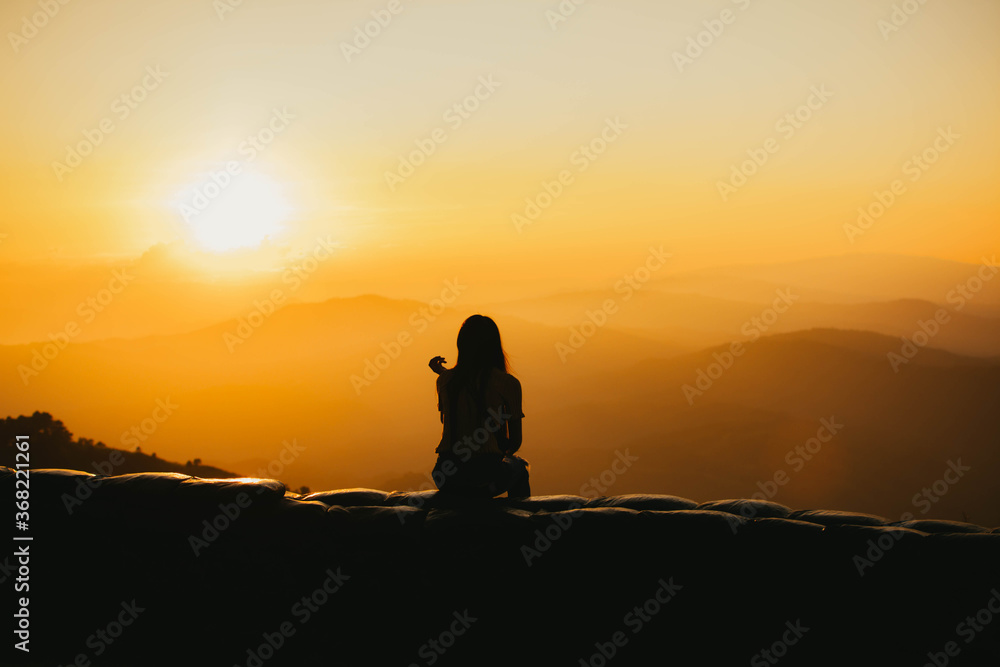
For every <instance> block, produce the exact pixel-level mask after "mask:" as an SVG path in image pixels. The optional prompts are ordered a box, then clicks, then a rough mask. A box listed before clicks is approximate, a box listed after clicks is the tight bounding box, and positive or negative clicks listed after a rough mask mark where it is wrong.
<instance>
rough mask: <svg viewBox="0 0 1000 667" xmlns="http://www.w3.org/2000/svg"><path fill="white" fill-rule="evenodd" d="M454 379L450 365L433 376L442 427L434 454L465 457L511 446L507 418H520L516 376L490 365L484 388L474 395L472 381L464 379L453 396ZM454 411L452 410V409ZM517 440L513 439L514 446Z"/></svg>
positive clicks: (502, 450)
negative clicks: (435, 383)
mask: <svg viewBox="0 0 1000 667" xmlns="http://www.w3.org/2000/svg"><path fill="white" fill-rule="evenodd" d="M455 381H456V374H455V372H454V369H443V372H442V373H441V375H440V376H438V379H437V390H438V410H439V411H440V412H441V423H442V424H443V431H442V435H441V442H440V444H439V445H438V447H437V449H436V450H435V451H436V452H437V453H438V454H454V455H456V456H459V457H460V458H463V459H465V460H467V459H468V458H469V457H470V456H473V455H476V454H504V453H506V452H508V451H510V450H511V446H510V445H511V444H512V443H511V441H510V434H509V432H508V428H507V422H508V421H509V420H510V419H511V418H514V419H518V420H519V419H521V418H523V417H524V413H523V412H522V411H521V383H520V382H519V381H518V379H517V378H516V377H514V376H513V375H510V374H509V373H505V372H504V371H502V370H500V369H498V368H492V369H490V371H489V375H488V378H487V381H486V383H485V386H484V387H483V389H484V391H483V393H482V395H481V396H477V395H476V394H477V393H478V392H476V387H475V386H474V384H475V383H468V382H467V383H465V386H463V387H461V388H460V390H459V393H458V395H457V396H452V395H451V393H450V392H449V385H451V384H453V383H454V382H455ZM470 385H473V386H470ZM453 406H454V409H455V413H454V414H452V409H453ZM519 445H520V443H519V442H518V443H516V445H515V446H514V447H513V449H516V448H517V446H519Z"/></svg>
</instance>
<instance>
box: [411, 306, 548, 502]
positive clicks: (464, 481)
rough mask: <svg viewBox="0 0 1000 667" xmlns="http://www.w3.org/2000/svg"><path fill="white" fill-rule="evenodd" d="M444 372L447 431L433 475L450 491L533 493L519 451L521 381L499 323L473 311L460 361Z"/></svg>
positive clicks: (441, 389)
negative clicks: (509, 358) (511, 367)
mask: <svg viewBox="0 0 1000 667" xmlns="http://www.w3.org/2000/svg"><path fill="white" fill-rule="evenodd" d="M429 365H430V367H431V370H433V371H434V372H435V373H437V374H438V379H437V392H438V410H439V411H440V412H441V423H442V425H443V427H444V428H443V433H442V435H441V443H440V444H439V445H438V446H437V449H436V450H434V451H436V452H437V455H438V459H437V463H436V464H435V466H434V472H433V475H432V476H433V478H434V483H435V484H437V486H438V489H440V490H441V491H442V492H446V493H451V492H455V493H459V494H464V495H470V496H479V497H489V498H492V497H494V496H498V495H500V494H501V493H503V492H504V491H506V492H507V495H508V497H510V498H527V497H528V496H530V495H531V489H530V486H529V484H528V462H527V461H525V460H524V459H522V458H521V457H519V456H515V455H514V452H516V451H517V450H518V449H519V448H520V447H521V419H522V418H523V417H524V413H523V412H522V411H521V383H520V382H518V380H517V378H515V377H514V376H513V375H511V374H510V373H508V370H509V366H508V363H507V355H506V353H505V352H504V350H503V345H502V344H501V342H500V330H499V329H498V328H497V325H496V323H495V322H494V321H493V320H491V319H490V318H488V317H485V316H483V315H473V316H471V317H469V318H468V319H467V320H465V322H463V323H462V328H461V329H459V331H458V362H457V363H456V364H455V367H454V368H445V367H444V358H443V357H434V358H433V359H431V361H430V364H429Z"/></svg>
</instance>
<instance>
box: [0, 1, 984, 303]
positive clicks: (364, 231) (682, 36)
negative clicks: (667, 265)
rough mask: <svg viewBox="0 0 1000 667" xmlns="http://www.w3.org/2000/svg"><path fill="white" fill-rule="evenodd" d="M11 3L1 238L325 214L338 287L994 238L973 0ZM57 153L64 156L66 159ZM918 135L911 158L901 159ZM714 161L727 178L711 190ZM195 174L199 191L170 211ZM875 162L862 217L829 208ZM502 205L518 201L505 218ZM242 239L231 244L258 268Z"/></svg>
mask: <svg viewBox="0 0 1000 667" xmlns="http://www.w3.org/2000/svg"><path fill="white" fill-rule="evenodd" d="M39 6H40V5H38V4H36V3H34V2H26V1H22V0H18V1H17V2H7V3H4V4H3V6H2V8H0V25H3V26H4V27H5V29H6V30H5V32H6V34H7V42H8V45H7V52H6V55H5V56H4V59H5V61H4V64H3V68H2V70H0V89H2V90H3V91H4V98H5V99H6V100H7V101H6V103H5V104H4V106H3V108H2V110H0V114H2V115H3V122H0V135H2V138H3V144H4V147H5V148H4V151H3V154H2V156H0V172H2V176H3V178H2V182H3V200H4V204H5V215H4V216H3V220H2V222H0V234H5V235H6V236H4V237H2V239H0V259H2V260H3V261H4V262H5V263H10V264H13V263H18V264H19V265H20V263H27V264H28V265H34V264H37V263H41V264H43V265H44V266H45V267H47V268H46V269H45V270H46V271H50V269H49V268H48V267H51V266H52V265H53V264H52V263H53V262H54V263H55V265H56V266H60V265H62V266H65V265H66V264H67V263H68V262H80V261H83V262H87V261H91V260H94V261H108V260H115V261H124V260H127V259H129V258H135V257H138V256H139V255H140V254H142V253H143V252H145V251H146V250H148V249H149V248H150V247H152V246H154V245H156V244H160V243H172V242H177V241H180V240H184V241H187V242H188V244H189V247H192V248H198V249H202V250H210V251H218V250H219V249H224V248H226V247H228V246H234V245H249V246H250V247H251V248H252V247H253V246H254V245H255V244H256V242H257V241H258V240H260V238H262V237H263V236H265V235H269V236H270V237H271V239H272V241H273V242H274V243H277V244H279V245H287V247H288V248H290V249H293V250H294V249H296V248H309V247H311V246H312V245H314V244H315V239H316V238H317V237H320V236H322V237H327V236H330V237H331V238H332V239H333V240H334V241H335V242H336V243H338V244H339V245H340V246H341V247H342V248H343V249H344V253H345V255H349V256H350V262H349V264H350V266H353V267H358V271H357V272H356V275H357V276H358V277H359V278H360V279H359V281H358V284H357V286H356V288H355V290H356V292H357V293H364V292H369V291H381V292H392V291H393V286H394V285H397V286H399V287H400V289H403V288H405V286H406V284H408V283H409V282H411V281H413V280H418V281H419V280H424V281H425V282H426V283H427V284H428V285H434V284H438V283H439V282H440V280H441V279H442V277H443V275H444V274H445V273H447V272H448V271H447V270H439V269H436V268H435V267H439V266H441V265H447V266H449V267H452V266H459V267H460V266H466V267H468V268H469V269H470V270H475V269H476V268H477V267H478V268H485V269H488V270H490V271H500V270H504V269H511V272H514V271H516V270H523V272H524V275H530V276H532V280H536V279H541V280H544V279H546V277H552V278H553V279H555V278H556V277H564V278H569V279H572V278H574V277H579V278H581V279H582V278H586V277H587V276H592V275H593V274H594V272H595V270H596V271H597V272H598V273H601V274H602V275H603V274H608V275H611V274H614V273H615V272H616V271H617V270H618V267H619V266H621V265H631V263H632V262H633V261H634V259H633V258H634V257H636V256H637V254H642V252H644V249H645V248H646V247H647V246H648V245H649V244H651V243H663V244H667V245H668V246H669V248H670V249H671V250H672V251H673V253H674V258H675V264H674V268H699V267H705V266H714V265H719V264H725V263H730V262H745V261H755V262H756V261H764V262H766V261H781V260H794V259H802V258H809V257H815V256H823V255H838V254H843V253H851V252H895V253H906V254H915V255H931V256H937V257H943V258H948V259H956V260H961V261H969V262H977V261H979V258H980V257H981V256H982V255H983V254H984V253H988V252H989V251H995V248H996V247H997V241H998V240H1000V237H998V229H1000V228H998V226H997V224H996V221H997V214H998V209H1000V199H998V197H1000V195H998V194H997V190H996V188H995V183H996V182H997V177H998V175H1000V174H998V170H997V160H996V156H997V154H998V150H997V149H998V148H1000V137H998V129H997V125H996V118H997V117H1000V116H998V111H1000V104H998V95H1000V93H998V88H997V86H996V83H995V82H996V81H997V80H998V74H1000V47H998V45H997V42H996V39H995V33H996V28H997V27H998V25H1000V7H998V6H997V4H996V3H994V2H990V1H989V0H982V1H978V2H977V1H961V2H951V3H943V2H942V3H928V4H924V5H920V8H919V10H918V11H916V12H915V13H914V14H913V15H912V16H906V17H905V19H906V20H905V22H903V20H902V18H901V15H897V16H896V17H893V15H892V13H893V3H892V2H888V1H880V2H862V1H854V0H852V1H849V2H840V3H828V2H818V1H806V2H792V1H790V0H789V1H773V2H767V3H764V2H758V1H757V0H753V1H750V0H738V1H734V2H729V1H716V2H712V3H698V2H680V3H659V2H652V1H647V2H643V1H638V0H630V1H628V2H615V3H596V2H595V3H586V4H584V5H582V6H580V7H578V8H577V10H576V11H575V12H574V13H573V14H572V15H570V16H566V17H559V16H557V14H554V13H553V12H558V7H559V4H558V3H557V2H554V1H553V2H548V3H545V2H541V3H536V2H521V1H517V2H509V1H507V0H504V1H503V2H501V1H489V2H478V3H460V2H442V1H431V0H426V1H421V2H413V3H410V2H400V3H390V2H365V3H360V4H359V3H327V2H308V1H300V2H294V3H284V2H277V1H276V0H253V1H252V2H250V1H247V2H244V3H242V4H240V5H239V6H231V5H226V4H224V3H223V1H222V0H218V1H217V2H215V3H213V2H211V1H210V0H182V1H178V2H171V3H155V4H143V5H141V6H140V5H136V4H134V3H129V2H124V0H93V1H89V2H86V3H69V4H66V5H58V9H57V10H55V13H54V15H52V16H51V17H49V16H45V15H44V14H40V13H39V12H41V11H42V10H40V9H39ZM230 10H231V11H230ZM50 11H53V10H51V9H50ZM393 11H395V13H393ZM561 18H565V19H566V20H561ZM376 20H381V21H382V22H383V23H385V25H384V26H379V25H378V24H377V23H373V21H376ZM893 20H895V21H896V23H898V24H900V25H898V26H892V27H893V28H896V27H898V29H890V28H889V27H887V26H890V25H892V24H891V21H893ZM887 21H888V22H889V23H887ZM38 25H40V26H41V27H37V26H38ZM366 29H367V30H368V31H369V32H370V33H372V34H374V35H375V36H374V37H371V38H370V39H369V40H368V41H367V42H365V41H363V38H359V37H358V34H360V33H361V32H363V31H364V30H366ZM713 31H714V32H716V33H719V34H717V35H713V34H712V32H713ZM689 38H690V40H691V41H689ZM699 41H700V42H701V44H703V45H704V46H701V47H698V46H692V43H697V42H699ZM352 45H353V46H352ZM357 45H360V46H357ZM699 50H700V53H699ZM678 54H684V55H678ZM692 56H693V57H692ZM685 58H688V59H687V60H685ZM817 91H819V93H817ZM789 114H792V116H791V117H789V116H788V115H789ZM794 114H798V115H799V119H798V120H795V118H794ZM783 119H784V120H783ZM948 128H951V130H950V132H951V135H952V137H953V138H952V140H950V142H943V143H942V142H939V146H938V147H939V148H941V147H946V150H944V151H939V150H938V149H935V148H934V146H935V144H934V142H935V140H936V139H937V138H938V137H939V133H940V132H942V131H944V132H945V133H947V132H948ZM602 133H603V136H602ZM588 144H589V145H591V147H592V150H593V151H594V152H591V153H587V152H585V151H583V150H582V147H585V146H587V145H588ZM421 146H423V147H424V148H423V149H422V151H421V148H420V147H421ZM431 148H432V149H433V150H431ZM77 149H78V150H77ZM72 150H77V152H88V153H89V155H86V156H82V157H81V158H80V160H79V163H78V165H76V166H74V164H75V158H74V157H73V156H72V155H70V152H71V151H72ZM414 151H417V153H416V154H415V155H416V157H415V159H414V161H420V162H421V164H420V165H419V166H416V167H415V168H414V169H413V172H412V174H409V172H407V171H406V169H405V168H403V169H402V170H401V169H400V160H401V156H402V157H409V156H412V155H414V153H413V152H414ZM925 151H929V153H928V156H929V157H931V158H934V162H933V164H927V165H926V167H927V168H926V169H923V168H921V167H919V166H917V167H915V164H916V163H914V162H913V157H914V156H919V155H920V154H922V153H924V152H925ZM754 156H757V160H758V162H761V161H762V159H763V158H766V161H763V163H762V164H759V165H755V164H750V163H746V160H748V159H751V158H753V157H754ZM744 165H747V166H744ZM227 167H231V168H232V169H231V171H230V172H229V173H227V171H226V170H227ZM734 167H735V168H737V169H739V168H743V169H744V171H746V172H749V171H753V172H754V173H752V174H751V175H750V176H748V177H747V179H746V182H745V184H742V185H740V186H739V187H736V188H735V189H734V190H729V191H727V193H726V196H725V197H724V196H723V195H722V194H721V193H720V183H722V182H726V181H728V182H729V183H730V185H732V184H733V183H739V182H740V181H739V180H735V181H734V180H731V178H732V174H733V169H734ZM391 172H395V174H396V176H397V177H398V178H397V177H388V178H387V176H386V174H387V173H391ZM401 173H404V174H406V175H405V177H399V175H400V174H401ZM213 174H214V175H215V177H216V182H217V183H223V184H224V187H222V188H220V189H219V192H220V195H219V197H217V198H211V199H210V201H209V202H208V206H207V207H206V208H205V210H204V211H198V212H197V213H196V214H194V215H185V211H187V212H188V213H190V212H191V211H192V210H193V209H192V208H191V207H192V206H193V205H194V204H193V203H194V202H195V195H196V193H198V192H201V193H202V195H203V196H204V194H205V192H209V193H211V192H212V189H211V188H213V187H214V186H213V185H212V175H213ZM560 175H562V177H563V181H564V182H563V183H562V184H560V183H559V179H560ZM738 178H739V177H737V179H738ZM897 180H898V181H899V182H898V183H896V186H897V192H898V193H899V194H898V196H897V195H892V196H893V197H894V201H893V203H892V204H891V205H890V206H889V207H888V210H887V211H886V212H885V214H884V215H883V216H882V217H880V218H878V219H877V220H875V221H874V224H872V225H871V226H870V228H869V229H866V230H864V233H863V234H861V235H857V234H854V235H852V234H850V233H848V230H846V229H845V225H850V224H852V223H855V221H856V220H857V218H858V212H857V211H858V208H859V207H866V208H867V207H871V206H872V205H873V202H876V201H877V197H876V194H875V193H877V192H888V193H891V191H892V188H893V183H894V181H897ZM546 183H548V192H550V193H551V192H556V191H557V190H558V192H556V195H557V196H555V197H554V199H552V201H551V202H550V203H549V202H548V200H547V199H546V197H547V194H546V193H547V189H546ZM888 196H890V195H889V194H883V195H882V197H883V200H884V201H888V200H887V199H886V197H888ZM526 200H534V201H535V202H536V203H539V204H543V203H548V205H547V206H545V207H540V209H539V214H538V216H537V217H533V218H531V219H529V216H528V214H529V213H530V212H531V209H530V204H529V203H528V202H527V201H526ZM185 207H187V208H185ZM874 210H878V207H877V206H876V208H875V209H874ZM515 214H520V215H521V216H525V217H522V218H513V217H512V216H514V215H515ZM519 220H520V222H518V221H519ZM525 222H527V223H529V224H524V223H525ZM852 240H853V242H852ZM245 254H246V255H247V257H245V258H243V259H241V260H239V265H240V266H241V267H242V268H250V269H258V270H263V269H266V268H269V267H270V266H271V264H270V263H269V262H267V261H265V260H264V259H261V258H260V257H258V255H257V254H255V253H253V252H250V253H245ZM218 261H219V263H222V262H223V261H224V258H222V257H220V258H219V260H218ZM10 264H9V265H10ZM362 268H364V269H367V271H363V270H361V269H362ZM428 271H430V272H434V275H433V276H432V277H430V276H428V275H426V272H428ZM185 275H186V274H185V273H184V270H182V269H178V270H177V276H178V278H183V277H184V276H185ZM24 276H25V281H26V282H28V283H30V282H32V281H34V280H36V279H42V278H39V277H38V276H41V277H45V278H46V279H49V280H54V278H53V277H52V275H51V273H43V274H38V273H37V272H36V271H33V270H31V269H30V266H29V268H27V269H25V273H24ZM362 276H365V277H363V278H362Z"/></svg>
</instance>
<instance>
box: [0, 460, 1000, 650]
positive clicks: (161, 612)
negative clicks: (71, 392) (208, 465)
mask: <svg viewBox="0 0 1000 667" xmlns="http://www.w3.org/2000/svg"><path fill="white" fill-rule="evenodd" d="M30 480H31V486H30V489H31V497H30V499H31V510H30V515H31V516H30V530H29V531H27V532H26V533H18V534H20V535H25V534H26V535H30V536H32V537H33V540H32V541H31V542H11V544H13V545H14V547H13V548H11V549H8V550H5V556H6V557H7V558H8V559H9V560H5V561H4V562H3V563H0V565H3V566H4V570H3V573H4V575H5V576H6V580H7V581H6V582H5V584H4V585H5V586H10V587H13V581H14V580H15V579H16V577H17V576H18V575H17V567H18V565H17V559H16V557H15V556H13V555H12V551H13V549H14V548H20V547H21V546H23V545H24V544H28V545H30V546H29V552H30V563H29V567H30V575H29V576H30V592H29V593H28V595H30V604H29V609H30V623H31V625H30V628H31V641H30V647H31V652H30V654H24V653H22V652H20V651H14V650H12V649H11V644H12V643H13V642H11V644H8V646H7V647H5V649H4V650H5V651H6V652H7V653H6V655H7V658H6V659H5V660H4V661H3V662H4V663H15V664H26V665H28V664H30V665H49V666H51V665H56V664H59V665H70V664H74V661H75V664H80V665H85V664H88V662H89V664H95V665H158V664H164V665H167V664H170V665H176V664H191V665H202V664H203V665H223V666H227V667H228V666H230V665H243V666H247V667H254V666H257V667H259V666H262V665H266V666H271V665H279V664H280V665H300V666H305V665H383V664H385V665H411V664H415V665H442V664H455V665H479V664H498V665H499V664H505V665H513V664H538V665H556V664H563V665H580V664H584V665H595V666H597V665H604V664H613V665H632V664H634V665H647V664H672V663H673V661H674V660H677V661H681V662H679V664H711V665H716V664H719V665H721V664H748V663H749V664H751V665H768V664H782V665H795V664H802V665H826V664H829V665H835V664H837V665H839V664H851V665H865V664H872V665H875V664H883V665H917V666H919V665H924V664H935V663H934V662H933V660H937V661H938V664H939V665H940V664H950V665H954V664H967V665H995V664H998V661H1000V533H997V532H996V531H995V530H993V531H991V529H990V528H985V527H980V526H975V525H972V524H963V523H957V522H946V521H911V522H906V523H902V524H901V523H890V522H889V521H888V520H886V519H884V518H882V517H876V516H872V515H863V514H850V513H842V512H835V511H824V510H798V511H793V510H791V509H789V508H787V507H784V506H782V505H778V504H775V503H770V502H765V501H747V500H722V501H715V502H707V503H702V504H697V503H695V502H694V501H691V500H687V499H683V498H677V497H673V496H663V495H629V496H611V497H601V498H583V497H579V496H542V497H534V498H530V499H528V500H524V501H509V500H506V499H496V500H493V501H483V502H479V503H476V504H472V505H462V506H456V505H455V504H454V503H453V502H445V501H442V499H441V498H440V497H439V496H437V495H435V494H434V493H432V492H421V493H395V492H393V493H386V492H383V491H377V490H371V489H349V490H341V491H327V492H320V493H313V494H310V495H307V496H300V495H298V494H293V493H289V492H287V491H286V489H285V488H284V486H283V485H282V484H281V483H280V482H277V481H275V480H232V479H201V478H197V477H188V476H186V475H181V474H174V473H144V474H135V475H120V476H115V477H95V476H92V475H89V474H88V473H83V472H77V471H69V470H33V471H31V475H30ZM0 483H2V486H3V488H4V489H5V490H4V491H3V493H4V494H6V496H5V497H8V498H12V497H13V496H14V477H13V473H12V471H11V470H10V469H8V468H0ZM7 590H11V589H10V588H9V589H7ZM22 594H23V593H21V594H18V595H22ZM18 595H11V596H9V597H8V599H13V600H15V602H14V604H16V598H17V597H18ZM9 609H10V612H9V613H10V614H13V613H14V612H15V611H16V610H17V608H16V607H15V606H11V607H9ZM11 618H12V617H11V616H10V615H9V616H8V619H11ZM949 652H951V653H952V655H949V654H948V653H949ZM581 661H582V662H581ZM945 661H946V662H945Z"/></svg>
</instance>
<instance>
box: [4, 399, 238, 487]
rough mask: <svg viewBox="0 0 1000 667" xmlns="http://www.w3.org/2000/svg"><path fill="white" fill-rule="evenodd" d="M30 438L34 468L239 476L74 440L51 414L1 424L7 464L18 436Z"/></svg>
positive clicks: (37, 413)
mask: <svg viewBox="0 0 1000 667" xmlns="http://www.w3.org/2000/svg"><path fill="white" fill-rule="evenodd" d="M18 435H22V436H23V435H27V436H28V440H29V442H30V443H31V450H30V453H31V467H32V468H69V469H71V470H83V471H86V472H92V473H98V474H106V475H122V474H126V473H133V472H179V473H183V474H185V475H196V476H198V477H239V475H238V474H236V473H233V472H229V471H228V470H222V469H221V468H215V467H213V466H204V465H201V459H200V458H196V459H194V463H193V464H191V463H190V462H189V463H188V464H183V463H174V462H172V461H167V460H164V459H161V458H159V457H157V456H156V454H155V453H153V454H151V455H147V454H143V453H142V452H140V451H138V450H137V451H135V452H130V451H126V450H123V449H116V448H114V447H108V446H107V445H105V444H104V443H103V442H95V441H94V440H92V439H91V438H76V439H74V438H73V434H72V433H71V432H70V431H69V429H67V428H66V426H65V424H63V423H62V421H61V420H59V419H55V418H54V417H53V416H52V415H51V414H49V413H48V412H40V411H38V410H36V411H35V412H34V414H32V415H30V416H27V415H21V416H19V417H7V418H5V419H3V420H2V421H0V446H2V448H3V451H4V459H3V462H2V464H3V465H13V462H14V452H15V442H16V436H18Z"/></svg>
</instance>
